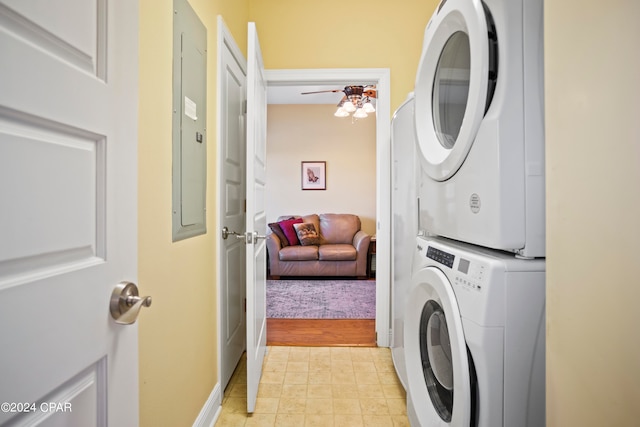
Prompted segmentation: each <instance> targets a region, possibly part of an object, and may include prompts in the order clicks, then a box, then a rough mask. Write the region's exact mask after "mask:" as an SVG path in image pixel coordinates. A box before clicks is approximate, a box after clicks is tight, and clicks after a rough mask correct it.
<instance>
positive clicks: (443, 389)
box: [420, 300, 453, 422]
mask: <svg viewBox="0 0 640 427" xmlns="http://www.w3.org/2000/svg"><path fill="white" fill-rule="evenodd" d="M420 358H421V359H422V369H423V373H424V379H425V381H426V383H427V390H428V392H429V397H430V398H431V402H432V403H433V406H434V409H435V410H436V412H437V413H438V415H439V416H440V418H442V419H443V420H444V421H446V422H450V421H451V414H452V411H453V362H452V359H451V344H450V338H449V329H448V327H447V319H446V318H445V315H444V310H443V309H442V307H441V306H440V304H438V303H437V302H435V301H433V300H430V301H428V302H427V303H426V304H425V305H424V307H423V309H422V315H421V316H420Z"/></svg>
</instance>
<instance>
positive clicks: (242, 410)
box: [216, 347, 409, 427]
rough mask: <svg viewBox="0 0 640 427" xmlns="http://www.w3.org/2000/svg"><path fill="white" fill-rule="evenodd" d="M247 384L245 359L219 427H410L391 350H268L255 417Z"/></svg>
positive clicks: (227, 397)
mask: <svg viewBox="0 0 640 427" xmlns="http://www.w3.org/2000/svg"><path fill="white" fill-rule="evenodd" d="M246 384H247V383H246V359H245V358H244V357H243V358H242V360H241V361H240V364H239V365H238V367H237V368H236V371H235V372H234V374H233V376H232V377H231V381H230V382H229V386H228V387H227V390H226V391H225V397H224V399H223V400H222V412H221V414H220V417H219V418H218V421H217V422H216V427H221V426H224V427H226V426H233V427H235V426H278V427H288V426H292V427H302V426H322V427H330V426H335V427H338V426H345V427H357V426H363V427H365V426H366V427H374V426H409V421H408V419H407V415H406V396H405V391H404V388H403V387H402V384H400V382H399V380H398V377H397V375H396V372H395V369H394V367H393V362H392V360H391V351H390V350H389V349H388V348H372V347H268V350H267V356H266V357H265V362H264V367H263V372H262V380H261V381H260V386H259V388H258V399H257V402H256V409H255V412H254V413H253V414H252V415H248V414H247V412H246V411H247V385H246Z"/></svg>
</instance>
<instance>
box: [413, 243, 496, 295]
mask: <svg viewBox="0 0 640 427" xmlns="http://www.w3.org/2000/svg"><path fill="white" fill-rule="evenodd" d="M426 256H427V258H429V259H432V260H434V261H436V262H438V263H440V264H442V265H444V266H446V267H449V268H450V269H451V270H452V272H453V273H454V274H453V277H452V278H453V283H454V284H456V285H459V286H462V287H464V288H466V289H468V290H476V291H481V290H482V284H483V282H484V277H485V266H484V265H483V264H481V263H476V262H471V261H470V260H468V259H466V258H462V257H458V262H457V263H456V256H455V255H454V254H451V253H449V252H445V251H443V250H441V249H438V248H435V247H433V246H427V255H426Z"/></svg>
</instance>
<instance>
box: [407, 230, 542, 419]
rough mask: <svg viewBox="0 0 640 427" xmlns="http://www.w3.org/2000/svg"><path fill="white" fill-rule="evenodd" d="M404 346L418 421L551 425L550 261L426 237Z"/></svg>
mask: <svg viewBox="0 0 640 427" xmlns="http://www.w3.org/2000/svg"><path fill="white" fill-rule="evenodd" d="M404 344H405V359H406V369H407V377H408V385H409V387H408V389H407V413H408V416H409V419H410V421H411V425H412V426H414V427H415V426H424V427H427V426H451V427H463V426H464V427H466V426H473V427H500V426H504V427H511V426H526V427H538V426H544V425H545V261H544V260H542V259H540V260H521V259H517V258H516V257H515V256H514V255H513V254H510V253H507V252H501V251H494V250H490V249H486V248H480V247H478V246H473V245H468V244H465V243H460V242H455V241H451V240H448V239H443V238H439V237H431V238H426V237H418V238H417V249H416V251H415V257H414V274H413V278H412V289H411V293H410V297H409V301H408V304H407V308H406V313H405V328H404Z"/></svg>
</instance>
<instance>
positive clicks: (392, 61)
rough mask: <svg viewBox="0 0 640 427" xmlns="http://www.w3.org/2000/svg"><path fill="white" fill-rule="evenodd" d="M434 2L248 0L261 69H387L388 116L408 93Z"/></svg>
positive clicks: (431, 0)
mask: <svg viewBox="0 0 640 427" xmlns="http://www.w3.org/2000/svg"><path fill="white" fill-rule="evenodd" d="M437 4H438V2H437V1H436V0H396V1H389V0H349V1H345V0H323V1H300V0H278V1H264V0H252V1H251V2H250V9H249V18H250V20H251V21H255V23H256V27H257V29H258V36H259V38H260V45H261V47H262V54H263V56H264V63H265V68H272V69H280V68H285V69H286V68H390V69H391V112H393V111H395V109H396V108H398V107H399V106H400V104H401V103H402V102H403V101H404V100H405V98H406V95H407V93H409V92H410V91H412V90H413V86H414V83H415V78H416V71H417V69H418V61H419V59H420V53H421V51H422V39H423V36H424V29H425V26H426V24H427V22H428V21H429V18H430V17H431V15H432V14H433V11H434V10H435V8H436V5H437Z"/></svg>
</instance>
